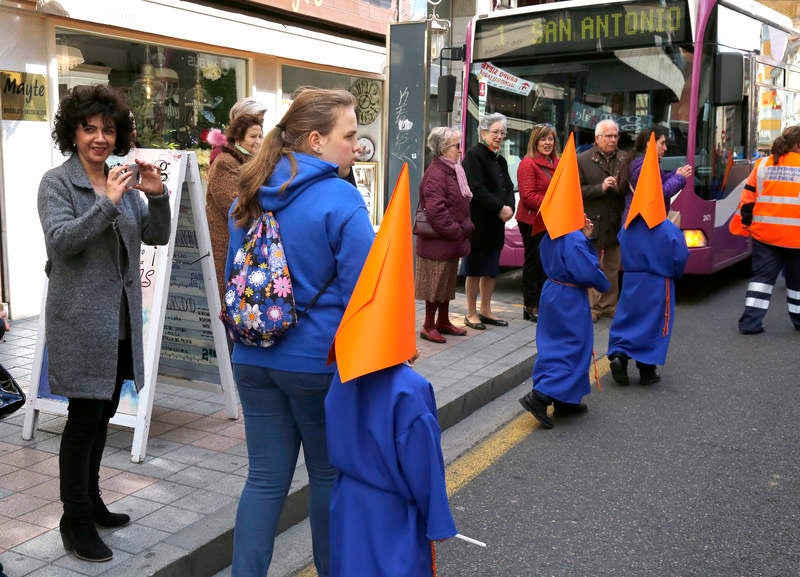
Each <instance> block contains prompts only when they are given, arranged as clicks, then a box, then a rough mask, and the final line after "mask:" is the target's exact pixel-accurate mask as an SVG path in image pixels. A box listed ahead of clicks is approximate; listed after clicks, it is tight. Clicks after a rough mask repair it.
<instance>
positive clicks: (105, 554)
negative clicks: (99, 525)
mask: <svg viewBox="0 0 800 577" xmlns="http://www.w3.org/2000/svg"><path fill="white" fill-rule="evenodd" d="M58 530H59V531H60V532H61V542H62V543H64V549H66V550H67V551H70V552H71V553H72V554H73V555H75V557H77V558H78V559H82V560H83V561H93V562H95V563H102V562H104V561H111V558H112V557H113V556H114V553H113V552H112V551H111V549H109V548H108V546H107V545H106V544H105V543H103V540H102V539H101V538H100V535H98V534H97V529H96V528H95V526H94V522H93V521H92V520H91V519H85V518H82V517H81V518H72V517H67V516H63V517H61V521H59V523H58Z"/></svg>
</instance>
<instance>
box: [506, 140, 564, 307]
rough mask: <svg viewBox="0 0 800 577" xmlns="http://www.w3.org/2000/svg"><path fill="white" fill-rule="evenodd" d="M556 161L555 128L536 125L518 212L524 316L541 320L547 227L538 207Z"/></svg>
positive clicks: (520, 173) (521, 172)
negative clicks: (541, 250)
mask: <svg viewBox="0 0 800 577" xmlns="http://www.w3.org/2000/svg"><path fill="white" fill-rule="evenodd" d="M557 165H558V153H557V152H556V131H555V129H554V128H553V127H552V125H550V124H536V125H534V127H533V132H531V139H530V140H529V141H528V153H527V154H526V155H525V157H524V158H523V159H522V162H520V163H519V167H518V168H517V186H518V187H519V204H518V206H517V214H516V219H517V224H518V226H519V233H520V235H521V236H522V244H523V246H524V250H525V253H524V254H525V261H524V263H523V265H522V298H523V304H524V309H523V314H522V316H523V318H524V319H526V320H530V321H533V322H536V321H537V320H539V296H540V295H541V293H542V285H543V284H544V281H545V274H544V269H543V268H542V260H541V258H539V241H541V240H542V237H543V236H544V233H545V227H544V221H543V220H542V216H541V214H539V207H541V205H542V200H543V199H544V193H545V192H547V187H548V186H549V185H550V179H551V178H552V176H553V172H555V170H556V166H557Z"/></svg>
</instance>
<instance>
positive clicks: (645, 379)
mask: <svg viewBox="0 0 800 577" xmlns="http://www.w3.org/2000/svg"><path fill="white" fill-rule="evenodd" d="M660 380H661V377H660V376H658V373H656V372H655V371H653V372H652V373H639V384H640V385H644V386H647V385H655V384H656V383H657V382H658V381H660Z"/></svg>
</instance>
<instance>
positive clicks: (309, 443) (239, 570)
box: [231, 363, 337, 577]
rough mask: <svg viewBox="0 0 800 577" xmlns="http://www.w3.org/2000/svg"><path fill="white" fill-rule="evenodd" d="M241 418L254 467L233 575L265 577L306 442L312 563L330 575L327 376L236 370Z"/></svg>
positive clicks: (332, 472)
mask: <svg viewBox="0 0 800 577" xmlns="http://www.w3.org/2000/svg"><path fill="white" fill-rule="evenodd" d="M233 370H234V375H235V377H236V386H237V388H238V390H239V398H240V400H241V402H242V412H243V413H244V430H245V437H246V439H247V455H248V459H249V467H248V471H247V481H246V482H245V485H244V489H243V490H242V496H241V498H240V499H239V507H238V509H237V512H236V523H235V525H234V532H233V565H232V572H231V575H232V577H264V575H266V574H267V569H268V568H269V564H270V562H271V560H272V549H273V545H274V541H275V534H276V532H277V528H278V519H279V518H280V514H281V509H283V503H284V501H285V500H286V495H287V494H288V493H289V488H290V486H291V482H292V476H293V475H294V470H295V467H296V466H297V456H298V454H299V451H300V445H301V442H302V446H303V455H304V456H305V462H306V469H307V470H308V481H309V486H310V489H311V490H310V494H309V512H310V514H309V517H310V521H311V542H312V546H313V550H314V565H316V568H317V574H318V575H319V577H328V575H329V573H330V538H329V535H330V529H329V527H328V525H329V520H330V512H329V509H330V498H331V491H332V489H333V482H334V481H335V480H336V475H337V471H336V469H335V468H334V467H333V466H331V465H330V463H329V462H328V443H327V439H326V436H325V396H326V395H327V394H328V388H329V387H330V383H331V379H332V378H333V376H332V375H330V374H316V373H295V372H287V371H279V370H275V369H268V368H264V367H257V366H253V365H243V364H238V363H235V364H234V365H233Z"/></svg>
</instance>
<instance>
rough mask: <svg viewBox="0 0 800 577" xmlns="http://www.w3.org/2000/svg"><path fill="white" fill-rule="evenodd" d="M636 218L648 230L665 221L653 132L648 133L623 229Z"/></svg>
mask: <svg viewBox="0 0 800 577" xmlns="http://www.w3.org/2000/svg"><path fill="white" fill-rule="evenodd" d="M637 216H641V217H642V219H643V220H644V221H645V223H646V224H647V226H648V228H655V227H656V226H658V225H659V224H661V223H662V222H664V221H665V220H666V219H667V209H666V206H665V203H664V189H663V187H662V185H661V168H660V166H659V162H658V152H657V150H656V138H655V133H653V132H651V133H650V140H649V141H648V143H647V150H646V152H645V155H644V162H643V163H642V169H641V170H640V171H639V180H638V181H637V182H636V190H634V192H633V199H632V200H631V206H630V208H629V209H628V217H627V218H626V219H625V224H624V228H628V226H629V225H630V223H631V222H633V220H634V219H635V218H636V217H637Z"/></svg>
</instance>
